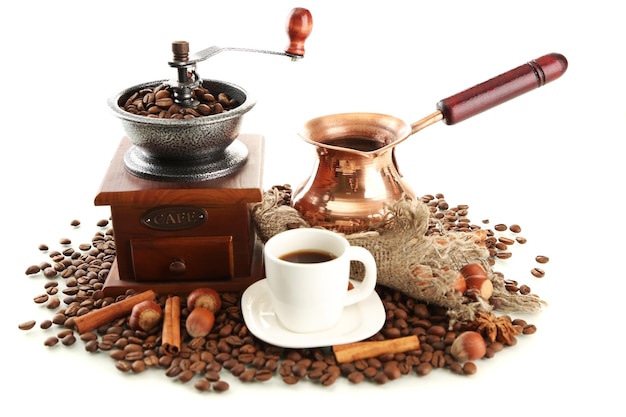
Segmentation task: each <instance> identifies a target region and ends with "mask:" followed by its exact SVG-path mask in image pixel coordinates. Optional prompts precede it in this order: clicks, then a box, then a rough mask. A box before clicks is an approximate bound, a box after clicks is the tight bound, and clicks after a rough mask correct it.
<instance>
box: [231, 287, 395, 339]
mask: <svg viewBox="0 0 626 417" xmlns="http://www.w3.org/2000/svg"><path fill="white" fill-rule="evenodd" d="M354 284H355V285H358V283H357V282H355V283H354ZM269 291H270V289H269V286H268V283H267V279H262V280H260V281H257V282H255V283H254V284H252V285H250V286H249V287H248V288H247V289H246V290H245V291H244V293H243V295H242V296H241V312H242V314H243V318H244V320H245V323H246V326H247V327H248V330H250V332H252V334H254V335H255V336H256V337H258V338H259V339H261V340H264V341H266V342H268V343H271V344H273V345H275V346H282V347H288V348H313V347H327V346H333V345H339V344H343V343H352V342H358V341H360V340H364V339H367V338H368V337H370V336H372V335H373V334H375V333H376V332H377V331H379V330H380V329H381V328H382V327H383V324H384V323H385V308H384V307H383V304H382V302H381V300H380V297H379V296H378V294H377V293H376V292H375V291H374V292H373V293H371V294H370V295H369V296H368V297H367V298H365V299H364V300H362V301H360V302H358V303H356V304H353V305H350V306H347V307H345V308H344V309H343V311H342V313H341V316H340V318H339V321H338V322H337V324H335V325H334V326H333V327H331V328H329V329H327V330H323V331H318V332H309V333H294V332H292V331H290V330H289V329H287V328H285V326H284V325H283V324H282V323H281V322H280V319H279V318H278V316H277V315H276V311H275V310H274V307H273V306H272V299H271V294H270V293H269Z"/></svg>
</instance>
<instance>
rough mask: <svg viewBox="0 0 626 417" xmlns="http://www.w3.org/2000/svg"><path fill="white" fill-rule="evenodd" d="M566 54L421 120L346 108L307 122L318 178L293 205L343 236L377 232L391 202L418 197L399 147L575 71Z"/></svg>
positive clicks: (448, 102)
mask: <svg viewBox="0 0 626 417" xmlns="http://www.w3.org/2000/svg"><path fill="white" fill-rule="evenodd" d="M567 65H568V64H567V60H566V58H565V57H564V56H563V55H560V54H556V53H553V54H548V55H544V56H542V57H541V58H537V59H535V60H533V61H530V62H528V63H526V64H523V65H520V66H519V67H517V68H514V69H512V70H510V71H508V72H505V73H503V74H501V75H499V76H497V77H495V78H492V79H490V80H488V81H485V82H483V83H481V84H478V85H476V86H474V87H472V88H469V89H467V90H465V91H463V92H461V93H458V94H456V95H453V96H451V97H448V98H446V99H444V100H441V101H439V102H438V103H437V111H436V112H434V113H432V114H431V115H429V116H427V117H425V118H423V119H421V120H419V121H417V122H415V123H413V124H410V125H409V124H408V123H405V122H404V121H402V120H400V119H398V118H396V117H394V116H389V115H385V114H378V113H343V114H333V115H327V116H322V117H318V118H315V119H312V120H309V121H308V122H306V123H305V125H304V127H303V129H302V131H301V132H300V133H299V134H300V136H301V137H302V138H303V139H304V140H305V141H306V142H308V143H310V144H312V145H314V146H315V147H316V150H317V157H318V158H317V160H316V161H315V163H314V168H313V172H312V174H311V176H310V177H309V178H308V180H307V181H305V182H304V183H303V184H302V185H301V186H300V187H299V188H298V189H296V190H295V192H294V194H293V196H292V205H293V207H294V208H295V209H296V210H297V211H298V212H299V213H300V215H301V217H302V218H303V219H304V220H306V221H307V222H308V223H309V224H310V225H311V226H321V227H324V228H326V229H330V230H335V231H338V232H341V233H355V232H360V231H366V230H368V229H371V228H372V226H374V225H375V224H376V223H379V222H380V221H382V220H383V219H384V217H385V215H386V214H387V213H388V212H389V207H390V206H391V205H392V204H394V203H395V202H397V201H399V200H400V199H402V198H405V197H408V198H415V194H414V192H413V191H412V189H411V187H410V186H409V184H407V183H406V181H404V179H403V178H402V176H401V175H400V173H399V171H398V167H397V163H396V160H395V158H394V152H395V147H396V146H397V145H398V144H400V143H401V142H402V141H404V140H406V139H407V138H409V137H410V136H411V135H413V134H414V133H416V132H418V131H420V130H422V129H424V128H425V127H428V126H430V125H432V124H434V123H436V122H438V121H440V120H444V121H445V123H446V124H448V125H453V124H455V123H458V122H461V121H463V120H465V119H467V118H469V117H472V116H475V115H476V114H479V113H481V112H483V111H485V110H488V109H490V108H492V107H494V106H497V105H499V104H501V103H503V102H505V101H508V100H510V99H512V98H515V97H517V96H519V95H521V94H524V93H526V92H528V91H530V90H533V89H536V88H538V87H541V86H542V85H544V84H546V83H549V82H551V81H553V80H556V79H557V78H559V77H560V76H561V75H563V73H564V72H565V70H566V69H567Z"/></svg>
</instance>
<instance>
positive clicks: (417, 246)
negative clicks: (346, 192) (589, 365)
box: [252, 187, 546, 322]
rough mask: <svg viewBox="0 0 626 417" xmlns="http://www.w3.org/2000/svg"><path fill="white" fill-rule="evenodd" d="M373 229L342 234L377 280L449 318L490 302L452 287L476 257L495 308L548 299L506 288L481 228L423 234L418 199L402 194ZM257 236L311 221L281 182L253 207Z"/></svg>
mask: <svg viewBox="0 0 626 417" xmlns="http://www.w3.org/2000/svg"><path fill="white" fill-rule="evenodd" d="M388 209H389V214H388V216H387V218H386V219H384V220H383V221H382V222H381V223H380V224H378V225H376V226H375V227H373V228H372V230H371V231H367V232H361V233H355V234H349V235H344V236H345V237H346V238H347V239H348V241H350V244H351V245H355V246H362V247H364V248H366V249H368V250H369V251H370V252H371V253H372V255H373V256H374V258H375V259H376V264H377V274H378V275H377V282H378V284H379V285H384V286H386V287H389V288H392V289H395V290H398V291H401V292H403V293H405V294H407V295H409V296H411V297H413V298H415V299H417V300H420V301H423V302H427V303H431V304H436V305H439V306H443V307H446V308H447V309H448V315H449V318H450V320H451V321H452V322H454V321H460V322H467V321H470V320H472V319H473V318H474V315H475V312H476V311H478V310H484V311H491V310H493V309H494V306H493V305H492V304H490V303H489V302H488V300H483V299H480V298H479V299H477V300H476V299H470V298H468V297H466V296H464V295H463V294H462V293H460V292H459V291H455V290H453V289H452V284H453V282H454V280H456V279H458V271H459V270H460V269H461V268H462V267H463V266H464V265H466V264H468V263H480V264H481V265H482V266H483V267H484V269H485V271H486V272H487V276H488V278H489V279H490V280H491V281H492V283H493V286H494V294H493V297H495V298H497V299H498V303H497V309H498V310H500V311H502V312H504V313H516V312H517V313H519V312H537V311H540V310H541V308H542V306H544V305H545V304H546V303H545V302H544V301H543V300H541V299H540V298H539V297H537V296H536V295H533V294H529V295H522V294H519V293H511V292H509V291H507V290H506V289H505V284H504V280H503V278H502V276H501V275H498V274H495V273H494V271H493V269H492V267H491V265H490V264H489V261H488V260H489V251H488V249H487V248H486V246H485V244H484V239H485V238H486V233H485V231H482V230H478V231H476V232H457V231H454V232H442V233H441V234H437V235H432V234H429V235H427V234H426V231H427V228H428V220H429V216H430V211H429V209H428V207H427V206H426V205H425V204H424V203H422V202H421V201H417V200H412V199H404V200H401V201H399V202H397V203H396V204H394V205H393V206H392V207H389V208H388ZM252 217H253V219H254V223H255V227H256V229H257V234H258V236H259V238H260V239H261V240H262V241H263V242H266V241H267V240H268V239H269V238H271V237H272V236H274V235H275V234H277V233H280V232H282V231H285V230H288V229H291V228H295V227H311V226H310V225H309V224H308V223H307V222H306V221H304V220H303V219H302V218H301V217H300V215H299V213H298V212H297V210H295V209H294V208H292V207H291V206H290V205H289V196H288V195H286V194H285V189H284V188H282V187H273V188H272V189H270V190H268V191H266V192H265V193H264V194H263V200H262V201H261V202H260V203H258V204H255V205H254V206H253V207H252ZM362 272H363V271H362V266H361V264H359V263H357V262H353V265H352V271H351V274H352V276H351V278H353V279H360V278H361V277H362Z"/></svg>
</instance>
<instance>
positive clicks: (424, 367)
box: [415, 362, 433, 376]
mask: <svg viewBox="0 0 626 417" xmlns="http://www.w3.org/2000/svg"><path fill="white" fill-rule="evenodd" d="M432 370H433V366H432V365H431V364H430V362H422V363H420V364H419V365H417V366H416V367H415V373H417V375H419V376H426V375H428V374H429V373H430V372H431V371H432Z"/></svg>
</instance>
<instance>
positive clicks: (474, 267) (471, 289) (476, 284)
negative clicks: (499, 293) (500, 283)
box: [461, 263, 493, 300]
mask: <svg viewBox="0 0 626 417" xmlns="http://www.w3.org/2000/svg"><path fill="white" fill-rule="evenodd" d="M461 274H462V275H463V276H464V277H465V285H466V295H468V296H470V297H472V298H476V297H477V296H479V297H481V298H483V299H485V300H488V299H490V298H491V296H492V295H493V283H492V282H491V280H490V279H489V278H487V273H486V272H485V268H483V266H482V265H481V264H478V263H471V264H467V265H465V266H464V267H463V268H461Z"/></svg>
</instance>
